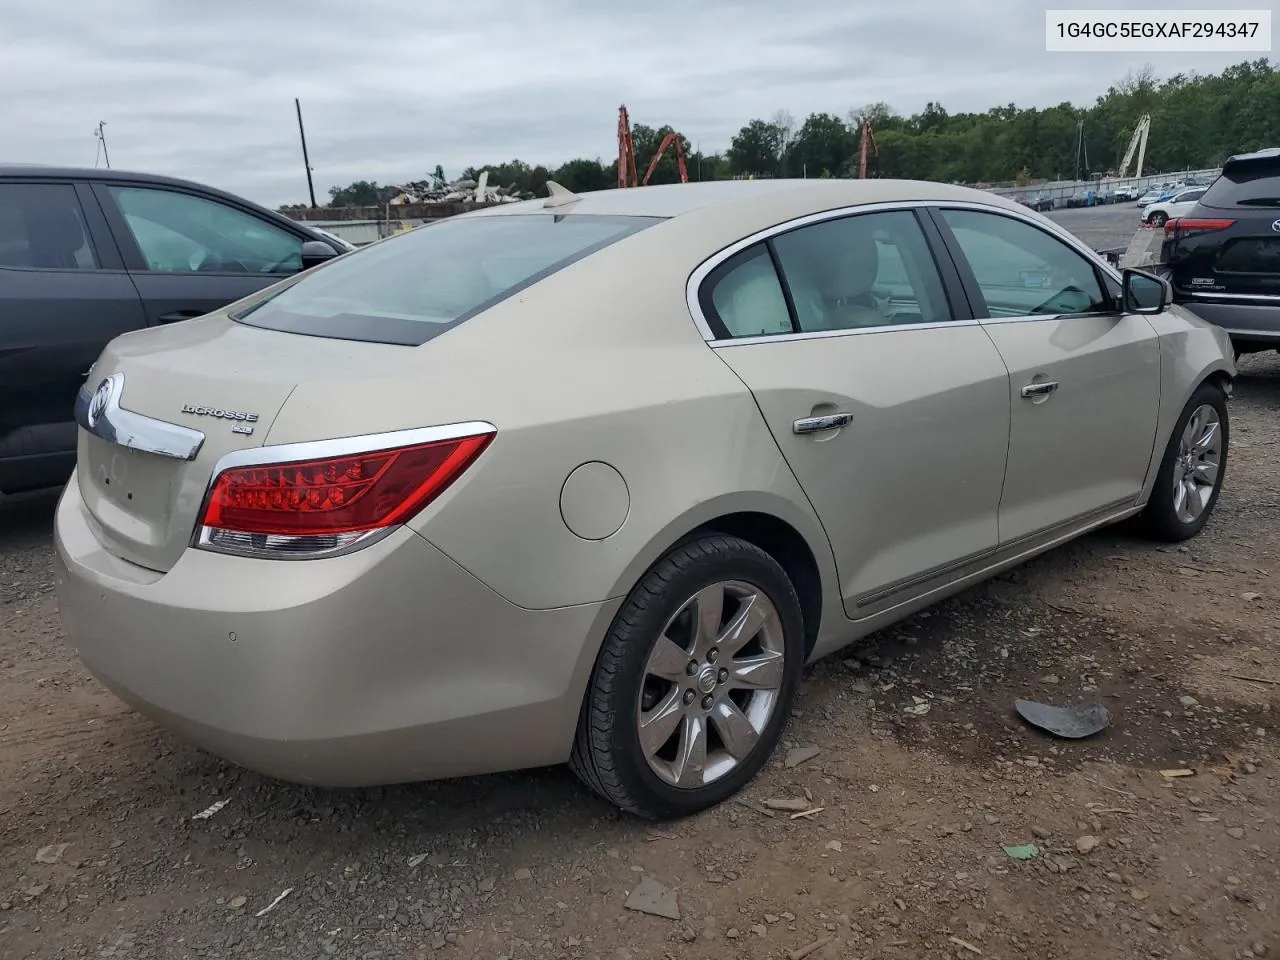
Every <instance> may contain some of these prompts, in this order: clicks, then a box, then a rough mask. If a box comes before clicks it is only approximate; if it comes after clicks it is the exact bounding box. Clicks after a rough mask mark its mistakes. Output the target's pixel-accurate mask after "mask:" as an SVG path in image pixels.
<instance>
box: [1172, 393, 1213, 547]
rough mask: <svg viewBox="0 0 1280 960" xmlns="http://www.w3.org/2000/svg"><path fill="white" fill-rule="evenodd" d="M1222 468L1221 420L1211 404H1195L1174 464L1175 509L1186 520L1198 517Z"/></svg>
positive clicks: (1210, 495)
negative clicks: (1196, 405)
mask: <svg viewBox="0 0 1280 960" xmlns="http://www.w3.org/2000/svg"><path fill="white" fill-rule="evenodd" d="M1221 469H1222V421H1221V420H1219V418H1218V411H1217V410H1215V409H1214V408H1213V407H1212V406H1211V405H1210V404H1207V403H1204V404H1201V405H1200V406H1198V407H1196V409H1195V412H1194V413H1192V414H1191V417H1190V419H1188V420H1187V425H1186V427H1185V428H1184V429H1183V431H1182V436H1181V437H1180V438H1179V441H1178V457H1177V460H1175V461H1174V465H1173V509H1174V512H1175V513H1176V514H1177V516H1178V519H1179V520H1180V521H1182V522H1183V523H1194V522H1195V521H1196V520H1197V519H1199V517H1200V514H1202V513H1203V512H1204V510H1205V508H1206V507H1207V506H1208V505H1209V501H1210V499H1211V498H1212V497H1213V491H1214V490H1215V489H1216V487H1217V484H1218V474H1219V472H1220V471H1221Z"/></svg>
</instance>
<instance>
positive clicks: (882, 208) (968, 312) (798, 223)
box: [685, 200, 1122, 350]
mask: <svg viewBox="0 0 1280 960" xmlns="http://www.w3.org/2000/svg"><path fill="white" fill-rule="evenodd" d="M942 208H947V209H958V210H975V211H978V212H980V213H994V214H997V215H1000V216H1007V217H1009V218H1011V219H1014V220H1020V221H1022V222H1023V223H1026V224H1027V225H1029V226H1032V227H1035V228H1037V229H1040V230H1042V231H1044V232H1045V233H1048V234H1049V235H1050V236H1053V237H1055V238H1057V239H1058V240H1061V241H1062V242H1064V243H1066V244H1067V246H1069V247H1071V248H1073V249H1074V250H1076V252H1078V253H1080V254H1081V255H1082V256H1084V257H1085V259H1086V260H1088V261H1089V262H1090V263H1092V264H1093V265H1094V269H1095V270H1099V271H1101V272H1102V274H1103V276H1109V277H1111V278H1112V279H1114V280H1115V282H1116V283H1121V282H1122V281H1121V276H1120V272H1119V271H1118V270H1114V269H1112V268H1111V266H1110V264H1108V263H1107V262H1106V261H1105V260H1104V259H1103V258H1102V257H1100V256H1099V255H1098V254H1097V253H1096V252H1095V251H1094V250H1092V249H1090V248H1089V247H1088V246H1086V245H1085V244H1084V243H1082V242H1081V241H1080V240H1079V239H1078V238H1076V237H1075V236H1073V235H1072V234H1071V233H1069V232H1068V231H1066V230H1065V229H1063V228H1061V227H1059V226H1058V225H1057V224H1055V223H1053V222H1052V221H1049V223H1048V226H1046V225H1045V224H1044V223H1043V222H1042V219H1043V218H1042V217H1041V215H1039V214H1035V215H1030V214H1029V212H1028V213H1026V214H1024V213H1023V212H1022V211H1019V210H1009V209H1006V208H1005V207H1002V206H999V205H997V204H992V203H981V202H978V201H973V200H889V201H883V202H877V203H857V204H850V205H848V206H842V207H836V208H833V209H831V210H822V211H820V212H818V213H810V214H805V215H804V216H800V217H794V218H792V219H790V220H785V221H782V222H781V223H775V224H773V225H772V226H768V227H764V228H763V229H760V230H757V231H755V232H754V233H751V234H749V235H748V236H745V237H742V238H740V239H738V240H735V241H734V242H733V243H731V244H729V245H728V246H725V247H723V248H721V249H720V250H718V251H716V252H715V253H713V254H712V255H711V256H709V257H707V258H706V259H705V260H703V261H702V262H701V263H700V264H699V265H698V266H697V267H696V268H694V270H693V272H692V273H690V275H689V279H688V281H687V282H686V284H685V304H686V306H687V307H688V309H689V314H690V316H691V317H692V318H693V322H694V326H696V327H697V329H698V332H699V333H700V334H701V335H702V339H703V340H705V341H706V342H707V344H708V346H710V347H711V348H712V349H713V350H718V349H721V348H723V347H736V346H747V345H750V344H755V343H777V342H782V341H789V340H816V339H825V338H828V337H848V336H867V335H874V334H878V333H900V332H902V331H906V330H933V329H940V328H948V329H949V328H952V327H962V326H978V325H981V324H982V323H996V322H1001V321H999V320H994V321H993V320H985V321H984V320H979V319H977V318H976V317H975V312H976V311H974V310H973V309H972V308H971V307H970V303H971V296H972V293H971V291H970V290H969V289H968V287H967V286H966V285H965V284H964V283H963V271H962V270H961V269H960V266H961V263H960V262H955V256H956V253H957V251H956V250H955V249H954V248H952V246H951V245H950V243H948V242H947V233H949V231H945V232H944V231H942V230H940V229H939V230H938V236H935V235H934V233H933V231H931V230H930V229H929V227H930V226H934V227H935V228H936V219H937V218H936V217H935V215H934V213H933V211H934V210H935V209H942ZM890 211H908V212H915V213H916V218H917V221H918V222H920V221H923V222H921V223H920V226H921V229H922V231H923V232H924V235H925V241H926V242H927V243H928V244H929V247H930V250H931V251H932V253H933V255H934V261H935V266H936V267H937V269H938V274H939V276H940V277H941V279H942V285H943V290H944V291H945V292H946V295H947V299H948V300H949V301H950V304H951V311H952V314H953V319H951V320H944V321H940V322H936V323H903V324H888V325H886V326H883V327H860V328H856V329H852V330H816V331H811V332H807V333H776V334H768V335H765V336H762V337H736V338H734V337H730V338H727V339H726V338H723V337H718V336H717V335H716V334H715V332H714V331H713V330H712V328H711V325H710V324H709V323H708V320H707V317H706V315H705V314H704V313H703V311H702V306H701V302H700V292H701V289H702V285H703V284H704V283H705V282H706V280H707V278H708V277H709V276H710V274H711V273H712V272H713V271H714V270H715V269H716V268H717V267H718V266H720V264H722V263H723V262H724V261H726V260H728V259H729V258H730V257H732V256H734V255H735V254H737V253H740V252H741V251H743V250H745V249H746V248H747V247H750V246H752V245H754V244H756V243H760V242H762V241H767V240H771V239H772V238H773V237H775V236H778V235H780V234H783V233H787V232H789V231H791V230H796V229H799V228H800V227H807V226H809V225H811V224H815V223H824V222H826V221H828V220H839V219H843V218H845V217H849V216H855V215H857V214H860V213H885V212H890ZM944 226H945V224H944ZM939 242H941V243H942V249H943V250H945V251H946V253H947V259H946V260H944V259H943V257H942V256H941V253H942V250H939V249H936V248H935V244H937V243H939ZM948 260H950V261H952V262H951V263H948ZM961 262H963V261H961ZM948 266H950V267H951V269H950V270H948V269H947V268H948ZM965 266H966V267H967V264H965ZM983 302H984V303H985V301H983ZM1052 316H1053V315H1051V314H1037V315H1035V317H1034V319H1037V320H1048V319H1052ZM1057 316H1067V314H1058V315H1057ZM1009 319H1013V320H1022V319H1025V318H1017V317H1014V318H1009Z"/></svg>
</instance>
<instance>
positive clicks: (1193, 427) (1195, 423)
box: [1182, 407, 1204, 453]
mask: <svg viewBox="0 0 1280 960" xmlns="http://www.w3.org/2000/svg"><path fill="white" fill-rule="evenodd" d="M1203 430H1204V407H1201V408H1200V409H1198V410H1196V412H1195V413H1193V414H1192V415H1191V419H1190V420H1188V421H1187V425H1186V427H1185V428H1184V429H1183V431H1182V450H1183V452H1184V453H1185V452H1188V451H1190V450H1191V448H1192V447H1194V446H1195V443H1196V440H1198V439H1199V437H1200V434H1201V432H1203Z"/></svg>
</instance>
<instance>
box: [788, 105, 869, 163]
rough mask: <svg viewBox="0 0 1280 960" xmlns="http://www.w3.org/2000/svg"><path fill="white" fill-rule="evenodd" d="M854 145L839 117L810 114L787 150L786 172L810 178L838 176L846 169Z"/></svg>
mask: <svg viewBox="0 0 1280 960" xmlns="http://www.w3.org/2000/svg"><path fill="white" fill-rule="evenodd" d="M856 142H857V138H856V136H855V135H854V134H853V133H852V132H851V131H850V130H849V128H848V127H847V126H845V123H844V121H843V120H841V119H840V118H839V117H837V116H834V115H833V114H830V113H811V114H810V115H809V116H808V117H806V118H805V121H804V123H802V124H801V125H800V129H799V130H798V131H796V135H795V139H793V140H792V141H791V146H790V147H789V148H788V149H787V167H788V171H789V172H790V173H792V174H793V175H803V176H810V177H821V176H828V177H831V176H841V175H843V174H844V173H845V171H846V168H847V167H848V165H849V160H850V157H851V156H852V153H853V145H854V144H855V143H856Z"/></svg>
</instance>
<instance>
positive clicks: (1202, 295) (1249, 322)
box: [1162, 147, 1280, 353]
mask: <svg viewBox="0 0 1280 960" xmlns="http://www.w3.org/2000/svg"><path fill="white" fill-rule="evenodd" d="M1165 231H1166V235H1167V239H1166V240H1165V243H1164V250H1163V256H1162V259H1163V261H1164V263H1165V269H1166V270H1167V271H1168V273H1169V279H1170V280H1171V281H1172V283H1173V289H1174V301H1175V302H1176V303H1181V304H1182V305H1184V306H1185V307H1187V309H1189V310H1191V311H1192V312H1193V313H1195V314H1196V315H1197V316H1200V317H1202V318H1203V319H1205V320H1208V321H1209V322H1210V323H1215V324H1217V325H1218V326H1220V327H1224V328H1226V330H1227V332H1229V333H1230V334H1231V341H1232V343H1234V344H1235V348H1236V351H1237V352H1238V353H1255V352H1258V351H1261V350H1276V349H1280V147H1271V148H1269V149H1266V150H1259V151H1257V152H1256V153H1244V154H1240V155H1239V156H1235V157H1232V158H1231V159H1230V160H1228V161H1227V162H1226V163H1225V164H1224V165H1223V167H1222V175H1221V176H1220V177H1218V179H1217V180H1215V181H1214V182H1213V184H1212V185H1211V186H1210V187H1209V189H1208V190H1207V191H1206V192H1205V194H1204V196H1203V197H1201V198H1200V201H1199V202H1198V203H1197V204H1196V205H1195V206H1194V207H1192V208H1191V210H1190V211H1189V212H1188V213H1186V214H1185V215H1183V216H1182V217H1179V218H1178V219H1175V220H1170V221H1169V223H1168V225H1167V226H1166V227H1165Z"/></svg>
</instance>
